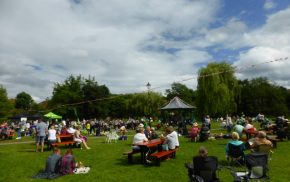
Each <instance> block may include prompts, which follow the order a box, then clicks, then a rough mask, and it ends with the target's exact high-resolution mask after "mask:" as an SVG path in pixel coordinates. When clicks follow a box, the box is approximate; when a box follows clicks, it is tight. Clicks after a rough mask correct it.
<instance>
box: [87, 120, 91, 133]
mask: <svg viewBox="0 0 290 182" xmlns="http://www.w3.org/2000/svg"><path fill="white" fill-rule="evenodd" d="M86 130H87V132H88V134H89V135H91V123H90V122H89V121H87V123H86Z"/></svg>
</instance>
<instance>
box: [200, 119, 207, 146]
mask: <svg viewBox="0 0 290 182" xmlns="http://www.w3.org/2000/svg"><path fill="white" fill-rule="evenodd" d="M209 134H210V130H209V128H208V126H207V125H206V124H205V123H202V126H201V129H200V134H199V141H201V142H203V141H206V140H208V137H209Z"/></svg>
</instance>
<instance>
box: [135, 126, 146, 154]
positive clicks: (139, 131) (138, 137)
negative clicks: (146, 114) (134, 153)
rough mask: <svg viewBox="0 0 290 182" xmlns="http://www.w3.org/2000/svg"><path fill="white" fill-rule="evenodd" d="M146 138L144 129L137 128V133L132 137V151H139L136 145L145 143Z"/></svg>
mask: <svg viewBox="0 0 290 182" xmlns="http://www.w3.org/2000/svg"><path fill="white" fill-rule="evenodd" d="M147 141H148V138H146V136H145V134H144V128H142V127H139V128H138V129H137V133H136V134H135V135H134V138H133V146H132V149H133V150H140V147H139V146H138V145H136V144H138V143H140V142H147Z"/></svg>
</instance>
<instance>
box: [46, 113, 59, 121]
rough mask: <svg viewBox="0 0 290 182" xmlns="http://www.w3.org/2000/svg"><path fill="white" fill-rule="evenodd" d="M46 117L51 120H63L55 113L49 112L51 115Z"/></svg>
mask: <svg viewBox="0 0 290 182" xmlns="http://www.w3.org/2000/svg"><path fill="white" fill-rule="evenodd" d="M44 116H45V117H47V118H50V119H61V118H62V117H61V116H59V115H57V114H54V113H53V112H49V113H47V114H45V115H44Z"/></svg>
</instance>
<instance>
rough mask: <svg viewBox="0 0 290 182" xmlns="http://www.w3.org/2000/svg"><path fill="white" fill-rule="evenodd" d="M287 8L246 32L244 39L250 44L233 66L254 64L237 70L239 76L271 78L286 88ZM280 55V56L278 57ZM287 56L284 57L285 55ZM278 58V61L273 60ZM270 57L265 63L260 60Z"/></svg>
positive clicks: (289, 43) (288, 64)
mask: <svg viewBox="0 0 290 182" xmlns="http://www.w3.org/2000/svg"><path fill="white" fill-rule="evenodd" d="M289 16H290V8H288V9H285V10H282V11H279V12H277V13H275V14H272V15H270V16H269V17H268V19H267V21H266V24H265V25H264V26H263V27H261V28H259V29H257V30H255V31H252V32H249V33H247V35H246V36H245V41H246V42H248V44H249V46H252V48H251V49H249V51H246V52H243V53H241V54H240V56H239V60H238V61H237V62H236V63H235V66H238V67H245V66H246V65H257V66H256V67H254V68H251V69H250V68H249V69H247V70H245V71H243V72H242V73H239V74H238V76H239V77H240V78H253V77H260V76H264V77H267V78H269V79H270V80H271V81H272V82H275V83H277V84H281V85H282V86H285V87H288V88H290V85H289V78H290V72H289V67H290V59H289V58H290V53H289V52H290V32H289V31H288V30H289V29H290V23H289V20H288V18H289ZM281 58H282V60H280V59H281ZM287 58H288V59H287ZM275 60H279V61H275ZM269 61H274V62H271V63H267V64H261V63H262V62H269Z"/></svg>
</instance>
